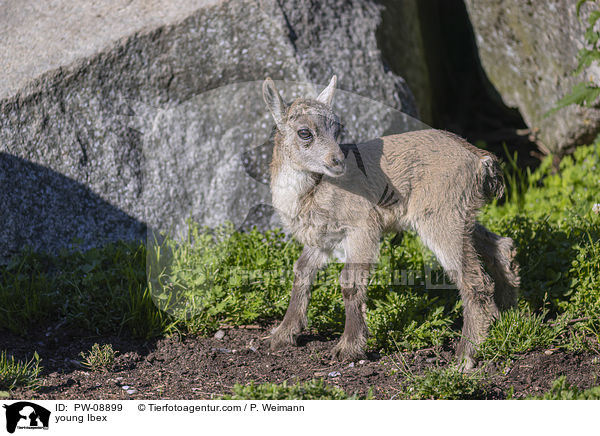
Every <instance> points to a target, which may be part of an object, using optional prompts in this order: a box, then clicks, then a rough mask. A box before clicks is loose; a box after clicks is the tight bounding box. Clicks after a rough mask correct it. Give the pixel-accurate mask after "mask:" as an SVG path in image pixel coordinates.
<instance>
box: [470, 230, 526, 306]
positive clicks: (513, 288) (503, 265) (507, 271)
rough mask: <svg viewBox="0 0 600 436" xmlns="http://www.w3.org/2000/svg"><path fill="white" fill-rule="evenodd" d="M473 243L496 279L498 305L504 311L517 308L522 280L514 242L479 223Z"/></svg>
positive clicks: (495, 296)
mask: <svg viewBox="0 0 600 436" xmlns="http://www.w3.org/2000/svg"><path fill="white" fill-rule="evenodd" d="M473 241H474V243H475V248H476V249H477V252H478V253H479V255H480V256H481V259H482V260H483V263H484V264H485V267H486V269H487V271H488V272H489V273H490V274H491V276H492V277H493V279H494V282H495V292H494V299H495V301H496V305H497V306H498V308H499V309H500V310H502V311H504V310H507V309H510V308H511V307H515V306H516V304H517V297H518V293H519V285H520V278H519V265H518V264H517V262H516V260H515V256H516V249H515V247H514V242H513V240H512V239H511V238H507V237H502V236H499V235H497V234H495V233H493V232H491V231H489V230H488V229H486V228H485V227H484V226H482V225H481V224H479V223H477V224H476V225H475V228H474V231H473Z"/></svg>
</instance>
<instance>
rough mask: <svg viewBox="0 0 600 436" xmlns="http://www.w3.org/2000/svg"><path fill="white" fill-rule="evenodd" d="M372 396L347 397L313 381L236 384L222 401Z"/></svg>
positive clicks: (333, 387)
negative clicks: (291, 383) (290, 383)
mask: <svg viewBox="0 0 600 436" xmlns="http://www.w3.org/2000/svg"><path fill="white" fill-rule="evenodd" d="M371 397H372V395H371V393H369V394H368V395H366V396H364V397H359V396H356V395H353V396H348V395H347V394H346V393H345V392H344V391H343V390H342V389H340V388H338V387H337V386H329V385H328V384H326V383H325V382H324V381H323V379H313V380H310V381H307V382H304V383H296V384H293V385H288V384H287V383H286V382H283V383H282V384H274V383H262V384H254V383H250V384H248V385H239V384H236V385H235V386H234V387H233V392H232V394H231V395H224V396H223V397H222V399H223V400H365V399H366V400H368V399H371Z"/></svg>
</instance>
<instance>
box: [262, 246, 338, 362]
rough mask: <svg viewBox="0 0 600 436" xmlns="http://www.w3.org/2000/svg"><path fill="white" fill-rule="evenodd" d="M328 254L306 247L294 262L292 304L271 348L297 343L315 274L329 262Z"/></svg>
mask: <svg viewBox="0 0 600 436" xmlns="http://www.w3.org/2000/svg"><path fill="white" fill-rule="evenodd" d="M327 258H328V254H327V253H325V252H323V251H322V250H320V249H319V248H315V247H304V250H303V251H302V254H301V255H300V257H299V258H298V260H297V261H296V263H295V264H294V285H293V287H292V295H291V297H290V304H289V306H288V309H287V311H286V313H285V316H284V317H283V321H282V322H281V324H279V327H277V329H275V331H274V332H273V334H272V335H271V350H277V349H279V348H281V347H283V346H285V345H296V339H297V338H298V335H299V334H300V333H301V332H302V330H303V329H304V328H306V324H307V318H306V312H307V310H308V303H309V302H310V294H311V286H312V282H313V279H314V277H315V274H316V273H317V272H318V271H319V269H321V268H322V267H323V266H324V265H325V264H326V263H327Z"/></svg>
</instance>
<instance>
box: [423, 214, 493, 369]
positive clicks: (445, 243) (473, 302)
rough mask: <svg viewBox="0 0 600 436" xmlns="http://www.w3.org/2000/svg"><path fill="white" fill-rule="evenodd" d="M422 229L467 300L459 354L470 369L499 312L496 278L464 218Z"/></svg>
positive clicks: (463, 298) (465, 301) (464, 365)
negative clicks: (482, 260) (482, 259)
mask: <svg viewBox="0 0 600 436" xmlns="http://www.w3.org/2000/svg"><path fill="white" fill-rule="evenodd" d="M418 233H419V236H420V237H421V239H422V240H423V242H424V243H425V245H427V246H428V247H429V248H430V249H431V250H432V251H433V252H434V254H435V255H436V257H437V259H438V260H439V262H440V263H441V265H442V266H443V267H444V270H445V271H446V273H447V274H448V276H449V277H450V279H451V280H452V281H453V282H454V283H455V284H456V286H457V287H458V289H459V292H460V296H461V299H462V301H463V329H462V338H461V341H460V343H459V346H458V349H457V357H458V359H459V362H460V364H461V367H462V368H463V369H464V370H469V369H471V368H473V367H474V365H475V353H476V351H477V346H478V345H479V344H480V343H481V342H482V341H483V340H484V339H485V337H486V336H487V333H488V329H489V326H490V324H491V323H492V321H493V320H494V319H495V318H496V317H497V316H498V314H499V310H498V306H497V305H496V302H495V300H494V282H493V280H492V278H491V277H490V276H489V275H488V274H487V272H486V271H485V270H484V268H483V266H482V264H481V261H480V259H479V256H478V254H477V251H476V249H475V246H474V244H473V236H472V229H469V226H468V225H465V224H464V221H462V222H461V220H460V219H459V218H457V219H455V220H452V219H446V220H443V219H441V220H438V221H436V222H430V223H421V225H420V228H419V229H418Z"/></svg>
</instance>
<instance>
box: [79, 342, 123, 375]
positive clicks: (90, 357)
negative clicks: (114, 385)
mask: <svg viewBox="0 0 600 436" xmlns="http://www.w3.org/2000/svg"><path fill="white" fill-rule="evenodd" d="M118 353H119V352H118V351H115V350H113V347H112V345H111V344H104V345H102V346H100V345H98V344H94V345H92V349H91V350H90V351H89V352H87V353H84V352H83V351H82V352H81V353H79V356H80V357H81V358H82V359H83V360H82V362H81V363H82V364H83V365H84V366H85V367H86V368H88V369H90V370H91V371H108V370H110V369H112V367H113V365H114V363H115V357H116V356H117V354H118Z"/></svg>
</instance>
